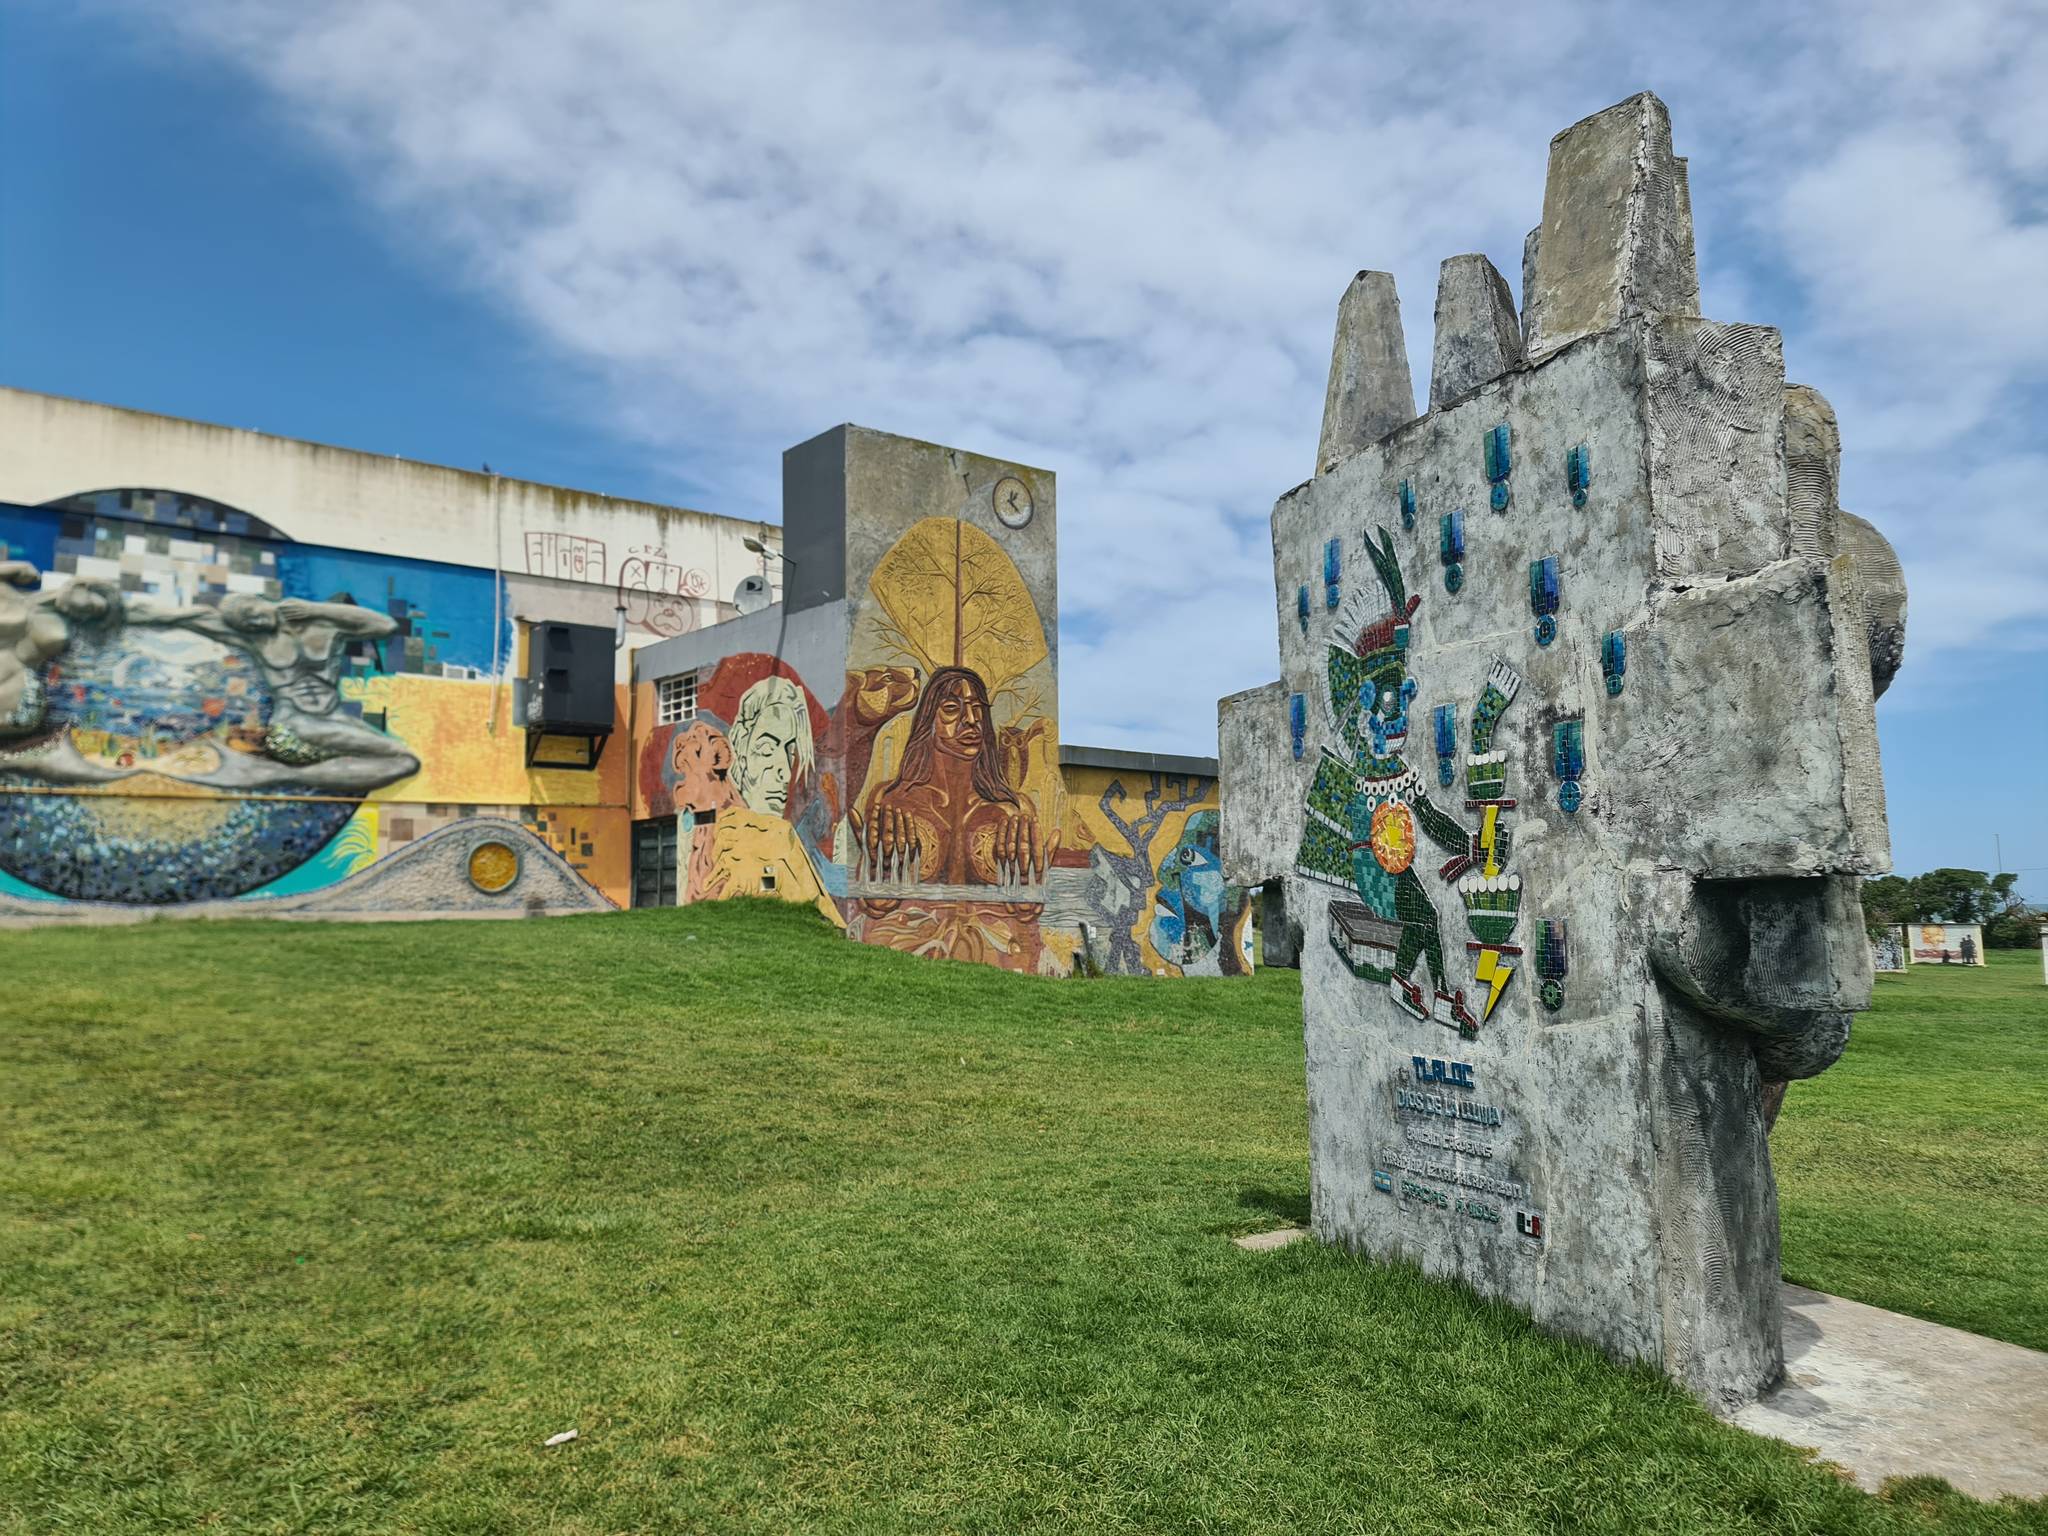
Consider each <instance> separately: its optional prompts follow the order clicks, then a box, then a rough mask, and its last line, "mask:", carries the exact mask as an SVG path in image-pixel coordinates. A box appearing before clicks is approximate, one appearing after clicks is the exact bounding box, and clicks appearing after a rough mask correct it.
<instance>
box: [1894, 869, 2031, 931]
mask: <svg viewBox="0 0 2048 1536" xmlns="http://www.w3.org/2000/svg"><path fill="white" fill-rule="evenodd" d="M2018 883H2019V876H2018V875H2004V874H2001V875H1988V874H1986V873H1985V872H1984V871H1983V870H1981V869H1931V870H1929V871H1928V872H1927V873H1926V874H1924V875H1914V876H1913V877H1912V878H1910V879H1908V878H1905V877H1903V876H1900V875H1882V876H1880V877H1878V878H1877V879H1875V880H1866V881H1864V882H1863V926H1864V928H1865V929H1866V930H1867V931H1868V932H1869V933H1870V935H1871V936H1872V937H1873V938H1874V937H1876V936H1877V935H1878V934H1881V933H1883V932H1885V931H1887V930H1888V929H1893V928H1897V927H1899V926H1900V925H1901V924H1906V923H1926V922H1934V923H1981V924H1983V926H1984V943H1985V945H1986V946H1987V947H1989V948H1992V949H2034V948H2037V947H2038V946H2039V945H2040V942H2041V926H2040V915H2039V914H2038V913H2036V912H2035V911H2034V910H2033V908H2031V907H2029V906H2028V905H2027V904H2026V903H2025V902H2024V901H2022V900H2020V898H2019V895H2018V893H2017V892H2016V891H2014V889H2013V887H2014V886H2015V885H2017V884H2018Z"/></svg>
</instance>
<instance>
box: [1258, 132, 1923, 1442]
mask: <svg viewBox="0 0 2048 1536" xmlns="http://www.w3.org/2000/svg"><path fill="white" fill-rule="evenodd" d="M1670 134H1671V129H1670V123H1669V120H1668V118H1667V117H1666V115H1665V111H1664V108H1663V106H1662V104H1661V103H1659V102H1658V101H1657V100H1656V99H1655V98H1654V97H1651V96H1647V95H1646V96H1638V97H1635V98H1633V99H1631V100H1629V101H1626V102H1623V103H1621V104H1620V105H1619V106H1616V107H1612V108H1610V109H1608V110H1607V111H1605V112H1602V113H1599V114H1597V115H1595V116H1593V117H1591V118H1588V119H1586V120H1585V121H1584V122H1582V123H1579V124H1577V125H1575V126H1574V127H1572V128H1570V129H1568V130H1566V131H1565V132H1564V133H1562V134H1560V135H1558V136H1557V138H1556V139H1555V140H1554V141H1553V142H1552V144H1551V150H1550V172H1549V182H1548V185H1547V187H1546V190H1545V195H1544V207H1543V219H1542V223H1541V224H1540V225H1539V226H1538V228H1537V229H1536V230H1535V231H1533V232H1532V233H1531V234H1530V236H1529V241H1528V246H1527V250H1526V254H1525V257H1524V262H1523V288H1524V293H1523V298H1522V306H1521V311H1520V313H1519V315H1518V314H1517V312H1516V309H1515V305H1514V300H1513V298H1512V296H1511V295H1510V293H1509V291H1508V286H1507V284H1506V282H1505V281H1504V280H1503V279H1502V278H1501V276H1500V274H1499V273H1498V272H1496V271H1495V270H1494V269H1493V267H1492V266H1491V265H1490V264H1489V263H1488V262H1487V261H1486V259H1485V258H1484V257H1481V256H1457V257H1453V258H1451V259H1450V260H1449V261H1447V262H1445V263H1444V267H1443V274H1442V279H1441V286H1440V288H1439V291H1438V295H1437V302H1436V339H1435V356H1434V366H1433V369H1432V377H1431V379H1430V387H1429V410H1428V412H1427V414H1425V415H1423V416H1421V417H1419V418H1418V417H1416V415H1415V405H1414V398H1413V394H1412V390H1411V384H1410V380H1409V377H1408V370H1407V362H1406V358H1407V356H1408V353H1407V348H1406V345H1405V342H1404V341H1403V338H1402V334H1401V326H1400V317H1399V306H1398V303H1397V301H1396V299H1395V296H1394V291H1393V283H1392V280H1391V279H1390V278H1388V277H1387V276H1386V275H1385V274H1384V273H1376V272H1362V273H1360V274H1359V275H1358V277H1357V278H1356V279H1355V280H1354V281H1353V282H1352V283H1351V285H1350V286H1349V288H1348V290H1347V291H1346V293H1345V295H1344V298H1343V301H1342V304H1341V306H1340V309H1339V313H1338V324H1337V338H1336V347H1335V352H1334V355H1333V357H1332V360H1331V366H1330V389H1329V395H1328V400H1327V404H1326V408H1325V412H1324V418H1323V430H1322V440H1321V442H1320V444H1319V446H1318V452H1317V457H1316V470H1317V473H1316V475H1315V477H1314V478H1313V479H1311V480H1309V481H1308V482H1307V483H1305V484H1303V485H1301V486H1298V487H1296V488H1295V489H1294V490H1292V491H1289V492H1288V493H1287V494H1286V495H1285V496H1283V497H1281V498H1280V501H1279V503H1278V505H1277V506H1276V507H1275V509H1274V513H1273V550H1274V559H1275V586H1274V592H1275V605H1276V612H1275V618H1276V621H1277V622H1276V629H1277V633H1278V635H1279V640H1280V659H1281V677H1280V679H1279V681H1278V682H1277V683H1276V684H1275V685H1273V686H1272V687H1271V688H1269V689H1261V690H1256V691H1254V692H1251V693H1247V694H1241V695H1237V696H1236V697H1234V698H1233V699H1231V700H1226V701H1225V703H1224V707H1223V723H1224V731H1223V736H1224V743H1225V749H1224V760H1223V779H1224V797H1225V814H1224V817H1223V850H1222V852H1223V863H1224V871H1225V874H1226V876H1227V878H1228V879H1229V880H1231V881H1232V882H1235V883H1239V884H1245V885H1252V884H1260V883H1262V882H1263V883H1266V884H1267V885H1268V886H1269V889H1270V887H1271V886H1273V885H1276V884H1277V885H1279V886H1281V887H1282V888H1283V893H1284V903H1285V908H1286V913H1287V916H1288V918H1289V919H1290V920H1291V921H1292V922H1295V923H1298V924H1299V926H1300V929H1301V932H1302V934H1303V936H1304V942H1303V943H1302V947H1301V965H1302V996H1303V1012H1304V1025H1305V1032H1306V1042H1307V1064H1308V1087H1309V1131H1310V1154H1311V1171H1312V1191H1313V1202H1312V1203H1313V1213H1314V1214H1313V1224H1314V1228H1315V1231H1316V1234H1317V1235H1318V1236H1319V1237H1321V1238H1322V1239H1323V1240H1325V1241H1330V1242H1340V1243H1343V1244H1345V1245H1347V1246H1349V1247H1352V1248H1356V1249H1358V1250H1360V1251H1363V1252H1366V1253H1369V1254H1372V1255H1374V1256H1377V1257H1385V1258H1398V1259H1404V1260H1408V1261H1412V1262H1415V1263H1418V1264H1420V1265H1421V1266H1422V1267H1423V1268H1425V1269H1426V1270H1428V1271H1430V1272H1432V1273H1436V1274H1441V1275H1446V1276H1451V1277H1455V1278H1458V1279H1460V1280H1462V1281H1464V1282H1465V1283H1467V1284H1470V1285H1472V1286H1473V1287H1475V1288H1477V1289H1478V1290H1480V1291H1481V1292H1483V1293H1485V1294H1488V1295H1493V1296H1499V1297H1502V1298H1505V1299H1507V1300H1509V1301H1511V1302H1513V1303H1514V1304H1516V1305H1518V1306H1520V1307H1522V1308H1524V1309H1525V1310H1527V1311H1528V1312H1530V1313H1531V1314H1532V1315H1534V1316H1535V1317H1536V1318H1537V1319H1538V1320H1539V1321H1541V1322H1543V1323H1544V1324H1546V1325H1547V1326H1550V1327H1553V1328H1555V1329H1558V1330H1559V1331H1562V1332H1566V1333H1571V1334H1575V1335H1578V1336H1580V1337H1583V1338H1587V1339H1590V1340H1592V1341H1594V1342H1595V1343H1597V1344H1599V1345H1600V1346H1601V1347H1603V1348H1604V1349H1606V1350H1608V1351H1609V1352H1610V1353H1612V1354H1613V1355H1615V1356H1617V1357H1620V1358H1624V1359H1638V1360H1645V1361H1650V1362H1654V1363H1655V1364H1657V1365H1658V1366H1660V1367H1661V1368H1662V1369H1663V1370H1665V1371H1666V1372H1668V1373H1669V1374H1670V1375H1671V1376H1672V1377H1673V1378H1675V1379H1676V1380H1678V1381H1680V1382H1682V1383H1683V1384H1684V1385H1686V1386H1687V1387H1688V1388H1690V1389H1691V1390H1693V1391H1694V1392H1696V1393H1698V1394H1700V1395H1701V1396H1703V1397H1706V1398H1708V1399H1710V1400H1714V1401H1718V1402H1721V1403H1724V1404H1728V1403H1735V1402H1739V1401H1742V1400H1744V1399H1746V1398H1749V1397H1753V1396H1755V1395H1756V1394H1757V1393H1758V1392H1759V1391H1760V1390H1762V1389H1763V1388H1765V1387H1767V1386H1769V1385H1770V1384H1771V1383H1772V1382H1773V1381H1774V1380H1775V1379H1776V1378H1777V1377H1778V1376H1779V1375H1780V1374H1781V1372H1782V1369H1783V1352H1782V1342H1781V1322H1782V1313H1781V1302H1780V1298H1779V1283H1780V1282H1779V1274H1778V1215H1777V1195H1776V1186H1775V1183H1774V1182H1773V1178H1772V1172H1771V1160H1770V1146H1769V1141H1768V1130H1769V1117H1770V1114H1771V1112H1772V1106H1774V1104H1775V1102H1776V1100H1777V1097H1778V1095H1779V1094H1780V1093H1781V1091H1782V1088H1783V1085H1784V1084H1785V1083H1786V1082H1787V1081H1790V1080H1793V1079H1797V1078H1801V1077H1808V1076H1812V1075H1813V1074H1815V1073H1817V1072H1820V1071H1822V1070H1824V1069H1825V1068H1826V1067H1828V1066H1829V1065H1830V1064H1831V1063H1833V1062H1834V1061H1835V1060H1836V1058H1837V1057H1839V1056H1840V1054H1841V1052H1842V1050H1843V1048H1844V1046H1845V1045H1846V1043H1847V1039H1848V1031H1849V1020H1850V1018H1851V1016H1852V1015H1853V1014H1854V1013H1855V1011H1856V1010H1858V1009H1860V1008H1863V1007H1865V1006H1867V1004H1868V1001H1869V993H1870V951H1869V946H1868V944H1867V943H1866V942H1865V939H1864V935H1863V925H1862V919H1861V914H1860V910H1859V906H1858V900H1857V887H1858V884H1859V881H1860V880H1861V878H1862V877H1863V876H1864V875H1866V874H1872V873H1879V872H1882V871H1883V870H1884V869H1886V868H1887V867H1888V866H1889V860H1890V850H1889V844H1888V839H1887V835H1886V830H1885V815H1884V794H1883V783H1882V779H1881V777H1880V773H1879V768H1878V760H1877V737H1876V725H1875V716H1874V712H1873V708H1872V704H1873V700H1874V698H1875V696H1876V694H1877V693H1878V692H1880V691H1882V689H1883V687H1884V686H1885V684H1886V683H1888V682H1889V680H1890V677H1891V674H1892V672H1893V671H1894V670H1896V668H1897V666H1898V664H1899V658H1900V655H1901V653H1902V646H1903V625H1904V609H1905V592H1904V586H1903V582H1902V581H1901V579H1900V577H1899V575H1898V566H1897V562H1896V560H1894V559H1892V558H1891V554H1890V550H1889V548H1888V547H1887V546H1886V545H1885V543H1884V540H1883V539H1882V537H1881V536H1880V535H1878V534H1877V532H1876V530H1874V529H1872V528H1871V527H1870V526H1869V525H1868V524H1867V523H1863V522H1862V521H1861V520H1859V519H1856V518H1853V517H1851V516H1850V515H1849V514H1848V513H1846V512H1843V511H1842V510H1841V508H1840V507H1839V506H1838V505H1836V499H1835V498H1836V486H1837V484H1838V478H1837V470H1838V465H1839V450H1838V446H1837V440H1836V437H1835V426H1834V418H1833V415H1832V413H1831V412H1829V410H1828V408H1827V405H1826V402H1825V401H1822V400H1821V399H1820V397H1819V396H1817V395H1815V394H1814V393H1813V392H1812V391H1811V390H1805V389H1802V388H1799V387H1798V386H1791V387H1788V386H1787V385H1786V383H1785V378H1784V364H1783V360H1782V348H1781V344H1780V340H1779V337H1778V334H1777V333H1776V332H1775V331H1772V330H1769V329H1767V328H1765V327H1761V326H1754V325H1728V324H1721V323H1719V322H1716V321H1712V320H1707V319H1704V318H1702V317H1701V316H1700V314H1699V312H1698V311H1699V286H1698V279H1697V277H1696V274H1695V270H1694V263H1693V249H1692V225H1691V203H1690V197H1689V193H1688V189H1687V179H1686V177H1687V167H1686V163H1685V161H1683V160H1681V159H1678V158H1676V157H1675V156H1673V154H1672V152H1671V138H1670ZM1361 544H1363V545H1364V547H1365V550H1366V552H1367V555H1368V557H1369V559H1370V561H1371V565H1372V570H1371V572H1370V573H1367V572H1365V571H1364V570H1363V569H1361V568H1357V567H1356V564H1355V561H1354V568H1353V569H1351V570H1349V571H1346V572H1343V573H1341V575H1342V578H1343V586H1342V601H1341V602H1340V603H1338V604H1337V605H1336V606H1335V607H1330V608H1327V609H1326V608H1325V607H1324V605H1321V604H1313V603H1311V604H1310V605H1308V606H1307V609H1306V612H1304V611H1303V605H1302V604H1301V603H1300V601H1299V594H1300V592H1301V591H1302V590H1303V589H1304V588H1307V589H1308V590H1310V591H1311V592H1313V591H1314V590H1315V589H1316V587H1317V585H1318V583H1319V582H1320V583H1321V584H1322V586H1323V588H1324V590H1325V591H1326V592H1329V591H1334V590H1335V582H1334V578H1335V577H1336V576H1337V575H1338V574H1339V573H1336V572H1333V571H1332V570H1331V568H1330V567H1331V560H1332V554H1331V552H1332V551H1339V550H1341V551H1342V552H1344V553H1346V554H1348V553H1350V552H1351V551H1354V550H1356V549H1357V548H1358V547H1359V546H1360V545H1361ZM1532 618H1533V619H1534V620H1535V622H1534V624H1533V625H1532V622H1531V620H1532ZM1304 701H1307V702H1306V706H1305V707H1304ZM1254 712H1256V713H1257V725H1256V727H1253V726H1251V725H1250V724H1248V723H1247V722H1248V721H1249V719H1250V717H1251V715H1252V714H1253V713H1254ZM1411 719H1413V720H1414V721H1415V722H1416V723H1417V725H1418V727H1419V728H1420V735H1421V738H1422V740H1421V742H1420V747H1419V750H1420V758H1419V770H1418V768H1417V767H1414V766H1411V765H1410V760H1409V758H1408V755H1407V753H1408V744H1407V737H1408V730H1409V722H1410V720H1411ZM1461 738H1462V739H1461ZM1239 805H1243V806H1245V810H1244V811H1243V812H1242V813H1240V812H1239V811H1238V810H1237V809H1236V807H1237V806H1239ZM1273 805H1279V806H1287V807H1298V808H1299V810H1298V813H1293V812H1290V813H1278V812H1269V811H1267V810H1266V809H1265V807H1267V806H1273ZM1297 818H1298V819H1297ZM1460 920H1462V922H1460ZM1432 1025H1434V1026H1442V1027H1441V1028H1437V1027H1432ZM1453 1032H1454V1033H1453ZM1793 1103H1794V1105H1795V1110H1794V1112H1796V1104H1797V1100H1796V1097H1795V1099H1794V1100H1793Z"/></svg>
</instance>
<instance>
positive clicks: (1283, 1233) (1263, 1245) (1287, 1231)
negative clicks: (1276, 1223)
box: [1231, 1227, 1308, 1253]
mask: <svg viewBox="0 0 2048 1536" xmlns="http://www.w3.org/2000/svg"><path fill="white" fill-rule="evenodd" d="M1307 1236H1308V1228H1306V1227H1282V1228H1280V1229H1279V1230H1278V1231H1276V1232H1254V1233H1252V1234H1251V1235H1250V1236H1248V1237H1233V1238H1232V1239H1231V1241H1232V1242H1233V1243H1235V1244H1237V1246H1238V1247H1240V1248H1244V1249H1247V1250H1249V1251H1250V1252H1252V1253H1271V1252H1272V1251H1273V1250H1274V1249H1275V1248H1285V1247H1286V1246H1287V1245H1288V1244H1289V1243H1292V1242H1298V1241H1300V1240H1301V1239H1302V1238H1304V1237H1307Z"/></svg>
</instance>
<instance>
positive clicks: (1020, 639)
mask: <svg viewBox="0 0 2048 1536" xmlns="http://www.w3.org/2000/svg"><path fill="white" fill-rule="evenodd" d="M847 452H848V462H847V475H848V497H847V505H848V508H849V511H848V538H847V543H848V560H847V590H848V621H849V633H848V662H847V665H848V669H849V672H850V673H851V674H852V675H853V676H855V677H858V678H859V679H860V683H859V685H858V687H857V688H856V689H855V694H854V696H855V698H856V699H857V700H858V699H861V698H863V697H865V698H866V699H868V700H870V701H873V702H872V705H871V706H863V713H864V715H865V716H866V717H868V718H872V717H873V716H875V715H877V714H884V712H885V711H891V712H888V713H886V715H885V717H884V718H882V719H880V720H879V721H877V722H876V723H874V724H869V723H867V720H866V719H863V718H859V717H856V718H855V719H853V720H850V721H849V722H848V725H849V730H848V733H847V735H848V739H847V742H846V783H847V788H848V791H849V799H848V805H847V812H846V823H845V828H844V836H843V839H842V841H841V845H840V847H841V853H842V857H843V859H844V861H845V863H846V866H847V869H848V874H849V895H850V897H851V904H850V910H849V919H848V921H849V931H850V932H851V933H852V934H853V936H854V937H856V938H859V939H861V940H863V941H865V942H867V943H870V944H885V945H888V946H889V947H890V948H893V949H901V950H905V951H908V952H910V953H913V954H920V955H935V956H945V957H949V958H952V959H956V960H971V961H975V962H978V963H981V964H987V965H997V966H1002V967H1004V968H1006V969H1010V970H1018V971H1028V972H1045V973H1064V972H1065V970H1066V969H1067V965H1066V963H1065V962H1064V961H1063V960H1062V958H1061V957H1060V956H1059V955H1058V954H1057V953H1056V952H1054V951H1052V950H1049V949H1048V948H1047V947H1046V944H1045V942H1044V939H1043V935H1042V933H1041V928H1040V919H1041V917H1042V915H1043V913H1044V910H1045V904H1046V896H1047V885H1046V877H1047V871H1048V869H1049V867H1050V866H1051V864H1052V862H1053V860H1054V859H1055V858H1056V857H1057V855H1058V852H1059V845H1060V831H1061V825H1062V798H1063V797H1062V789H1061V781H1060V772H1059V731H1058V722H1057V715H1058V696H1059V695H1058V683H1057V670H1056V654H1055V640H1054V636H1055V634H1056V625H1057V608H1056V602H1055V596H1054V591H1055V588H1054V568H1053V541H1052V534H1053V529H1052V506H1051V502H1052V477H1051V476H1050V475H1041V474H1040V473H1039V472H1037V471H1032V470H1026V469H1023V468H1021V467H1018V466H1015V465H1009V464H1003V463H1000V462H997V461H994V460H987V459H980V458H977V457H975V456H974V455H970V454H962V453H957V452H953V451H950V450H947V449H943V448H938V447H935V446H933V445H931V444H927V443H916V442H910V441H908V440H905V439H902V438H891V437H885V436H883V435H881V434H875V433H861V432H849V435H848V450H847Z"/></svg>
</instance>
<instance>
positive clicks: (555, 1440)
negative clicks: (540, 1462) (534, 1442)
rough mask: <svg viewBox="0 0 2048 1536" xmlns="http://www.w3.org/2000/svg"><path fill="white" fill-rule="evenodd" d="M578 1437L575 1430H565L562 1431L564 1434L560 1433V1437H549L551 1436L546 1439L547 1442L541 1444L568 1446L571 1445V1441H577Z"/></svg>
mask: <svg viewBox="0 0 2048 1536" xmlns="http://www.w3.org/2000/svg"><path fill="white" fill-rule="evenodd" d="M576 1437H577V1432H576V1431H575V1430H573V1429H565V1430H563V1431H562V1432H561V1433H560V1434H559V1435H549V1436H548V1437H547V1439H545V1440H543V1441H541V1444H542V1445H567V1444H568V1443H569V1442H570V1441H571V1440H574V1439H575V1438H576Z"/></svg>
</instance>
